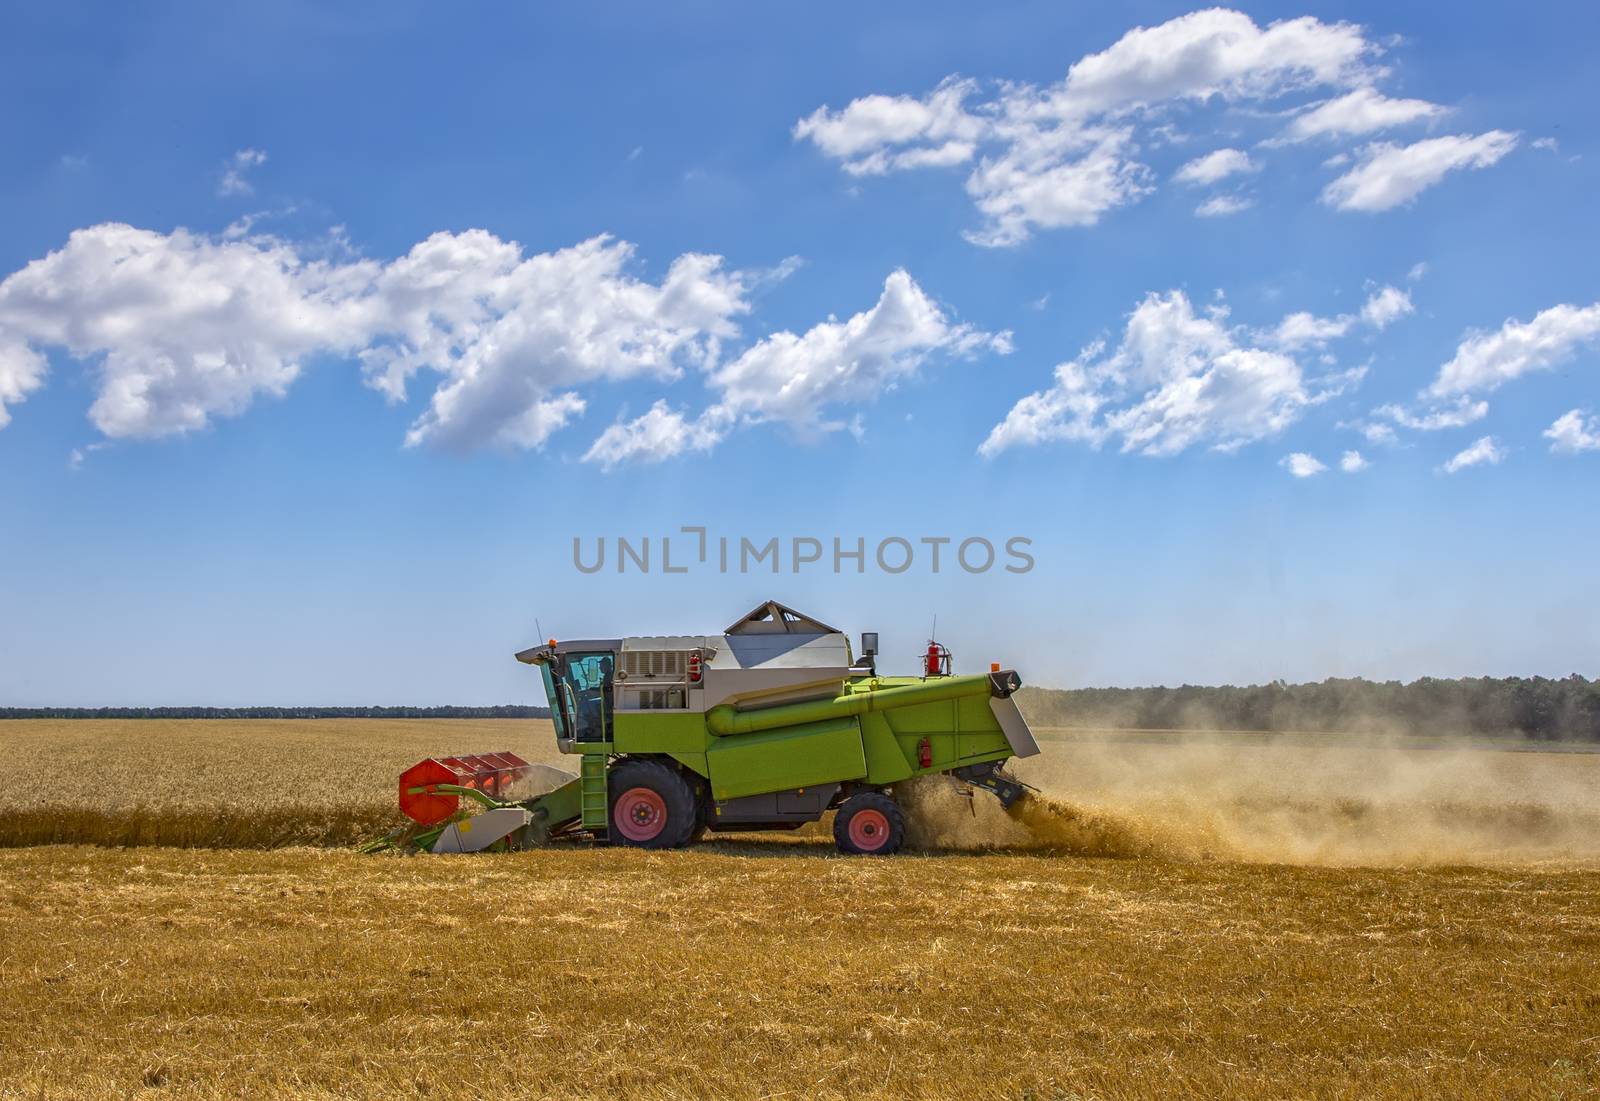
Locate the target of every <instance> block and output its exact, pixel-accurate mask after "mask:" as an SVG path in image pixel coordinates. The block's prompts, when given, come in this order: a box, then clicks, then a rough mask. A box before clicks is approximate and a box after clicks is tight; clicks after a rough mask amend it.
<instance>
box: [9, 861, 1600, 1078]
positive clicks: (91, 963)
mask: <svg viewBox="0 0 1600 1101" xmlns="http://www.w3.org/2000/svg"><path fill="white" fill-rule="evenodd" d="M0 883H3V884H4V886H3V888H0V939H3V944H4V948H3V949H0V951H3V956H4V961H5V964H4V966H5V975H6V982H5V983H4V984H3V985H0V1022H3V1023H4V1024H5V1035H6V1042H5V1043H4V1044H3V1045H0V1096H3V1097H7V1098H18V1099H21V1098H29V1099H32V1098H53V1099H60V1101H100V1099H102V1098H107V1097H128V1096H138V1097H144V1098H150V1099H152V1101H155V1099H158V1098H182V1099H200V1098H217V1097H238V1098H274V1099H276V1098H283V1097H295V1098H335V1097H340V1098H384V1099H391V1098H413V1097H415V1098H423V1097H426V1098H430V1099H454V1098H477V1097H552V1098H602V1097H604V1098H611V1097H639V1098H652V1099H655V1098H677V1097H708V1098H762V1097H791V1098H807V1099H822V1101H828V1099H835V1098H838V1099H843V1098H852V1099H859V1098H1009V1099H1011V1101H1021V1099H1023V1098H1036V1099H1043V1098H1062V1099H1065V1098H1104V1099H1108V1101H1109V1099H1119V1098H1158V1097H1159V1098H1172V1097H1195V1098H1199V1097H1206V1098H1215V1097H1237V1098H1281V1097H1296V1098H1351V1099H1354V1098H1363V1099H1367V1098H1378V1099H1387V1098H1437V1097H1491V1096H1492V1097H1497V1098H1499V1097H1505V1098H1511V1097H1529V1098H1533V1097H1538V1098H1559V1097H1571V1098H1577V1097H1580V1096H1589V1095H1592V1091H1593V1089H1594V1087H1595V1084H1596V1083H1597V1082H1600V1045H1597V1043H1596V1040H1595V1038H1596V1037H1597V1036H1600V971H1597V967H1596V963H1595V960H1596V957H1597V954H1600V875H1597V874H1595V873H1559V874H1551V873H1526V872H1517V873H1508V872H1501V871H1493V870H1461V869H1458V870H1439V871H1382V870H1355V869H1324V868H1284V867H1269V866H1264V865H1249V864H1219V863H1177V862H1171V861H1160V860H1144V859H1137V860H1127V859H1125V860H1111V859H1062V858H1058V857H1049V856H1042V855H1028V854H987V855H942V856H906V857H901V858H897V859H893V860H862V859H851V858H843V857H837V856H835V855H833V853H832V851H831V846H829V845H828V844H827V843H826V842H824V841H822V840H820V839H818V840H816V841H812V842H804V841H802V842H799V843H767V842H763V841H759V840H757V841H745V842H740V843H737V844H730V843H722V844H719V845H716V846H704V847H699V848H696V849H691V850H688V851H684V852H670V853H660V854H657V853H643V852H639V851H636V850H621V849H600V848H596V847H591V846H584V845H568V846H564V847H561V848H556V849H549V850H541V851H535V852H529V853H519V854H509V855H501V856H488V857H464V858H445V857H438V858H434V857H361V856H358V855H355V854H352V853H344V852H332V851H327V850H313V849H297V850H285V851H280V852H249V851H234V852H220V851H219V852H205V851H187V852H180V851H177V850H172V849H138V850H132V849H130V850H120V851H119V850H112V849H104V848H59V847H57V848H34V849H26V850H10V851H7V852H0ZM1586 1091H1588V1092H1586Z"/></svg>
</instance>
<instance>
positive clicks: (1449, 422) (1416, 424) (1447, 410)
mask: <svg viewBox="0 0 1600 1101" xmlns="http://www.w3.org/2000/svg"><path fill="white" fill-rule="evenodd" d="M1372 415H1373V416H1375V417H1386V418H1388V419H1389V420H1391V421H1393V422H1394V423H1395V424H1398V425H1399V426H1400V427H1401V428H1410V429H1413V430H1415V431H1418V432H1437V431H1439V430H1440V429H1443V428H1464V427H1466V426H1467V425H1469V424H1476V423H1477V422H1478V421H1481V420H1482V419H1483V418H1484V417H1487V416H1488V415H1489V403H1488V402H1486V401H1472V400H1471V399H1469V398H1461V399H1460V400H1458V401H1457V402H1455V403H1454V404H1453V405H1445V406H1433V407H1432V408H1430V409H1428V410H1427V411H1426V412H1422V413H1414V412H1412V411H1411V410H1409V409H1407V408H1406V407H1405V406H1403V405H1380V406H1378V408H1376V409H1374V410H1373V411H1372Z"/></svg>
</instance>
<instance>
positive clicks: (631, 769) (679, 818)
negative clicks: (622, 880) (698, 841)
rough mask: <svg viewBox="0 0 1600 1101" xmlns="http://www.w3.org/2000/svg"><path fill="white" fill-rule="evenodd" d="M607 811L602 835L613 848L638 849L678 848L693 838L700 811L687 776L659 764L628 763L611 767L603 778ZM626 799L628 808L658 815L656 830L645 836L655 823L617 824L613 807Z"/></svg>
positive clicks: (671, 767)
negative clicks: (605, 788) (630, 847)
mask: <svg viewBox="0 0 1600 1101" xmlns="http://www.w3.org/2000/svg"><path fill="white" fill-rule="evenodd" d="M606 786H607V788H608V789H609V803H608V807H609V811H610V813H609V814H608V815H607V819H606V820H607V824H608V826H609V829H607V831H606V835H607V837H608V838H609V840H610V841H611V843H612V844H613V845H631V846H633V847H634V848H640V849H680V848H682V847H683V846H685V845H687V844H688V843H689V842H691V841H693V840H694V839H695V835H696V834H698V833H699V832H700V824H701V821H702V811H701V809H700V798H699V795H698V793H697V792H696V790H695V787H694V785H693V784H692V783H690V781H689V779H688V777H686V776H684V774H683V773H682V771H680V770H679V769H677V768H676V767H674V766H672V765H669V764H666V763H664V762H662V761H650V760H630V761H623V762H621V763H620V764H618V765H615V766H613V767H612V769H611V771H610V773H609V774H608V776H607V784H606ZM639 789H643V790H645V791H648V792H653V793H654V795H655V799H651V798H649V797H648V796H643V797H641V796H639V795H637V794H635V793H636V792H638V790H639ZM624 796H629V800H628V802H629V808H625V809H624V813H628V810H629V809H632V810H634V811H636V812H638V811H642V812H643V814H644V815H645V816H646V817H648V815H649V814H651V813H655V814H659V815H661V818H660V819H659V823H660V828H659V830H658V831H657V832H655V833H649V835H648V836H646V834H647V833H648V831H649V830H650V828H651V827H652V826H653V825H654V824H655V823H654V822H651V821H642V822H641V821H628V822H619V821H618V818H617V804H618V802H620V801H621V800H622V799H623V797H624Z"/></svg>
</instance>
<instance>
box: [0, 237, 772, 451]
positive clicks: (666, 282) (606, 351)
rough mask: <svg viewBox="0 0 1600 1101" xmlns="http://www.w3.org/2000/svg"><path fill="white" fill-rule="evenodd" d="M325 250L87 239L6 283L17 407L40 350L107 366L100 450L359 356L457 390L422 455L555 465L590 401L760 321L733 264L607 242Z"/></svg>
mask: <svg viewBox="0 0 1600 1101" xmlns="http://www.w3.org/2000/svg"><path fill="white" fill-rule="evenodd" d="M315 251H316V250H315V249H301V248H299V247H297V246H295V245H293V244H290V243H288V242H285V241H281V240H277V239H273V238H269V237H243V238H235V239H223V238H220V237H210V236H206V235H201V234H194V233H190V232H188V231H186V230H181V229H180V230H176V231H174V232H173V233H170V234H162V233H155V232H152V231H149V230H141V229H135V228H133V227H131V226H126V225H115V224H106V225H99V226H94V227H91V228H88V229H82V230H78V231H76V232H75V233H73V234H72V236H71V237H70V238H69V239H68V241H67V244H66V245H65V246H64V247H62V248H61V249H60V250H58V251H56V252H53V253H51V254H49V255H48V256H46V257H44V258H43V259H41V260H36V261H34V262H33V263H31V264H29V265H28V266H27V267H25V268H23V269H22V270H21V271H18V272H16V273H14V274H12V275H11V276H9V277H7V278H6V279H5V280H4V281H3V282H0V403H4V402H7V401H10V402H13V403H14V402H15V401H17V400H20V398H21V396H23V395H25V394H26V393H27V391H28V390H30V389H32V388H34V387H36V386H37V385H38V384H39V380H40V379H41V378H42V376H43V360H42V358H41V357H39V356H38V354H37V351H36V348H38V347H45V346H58V347H63V348H65V349H67V351H68V352H70V353H71V354H72V355H73V356H75V357H77V358H79V359H95V360H98V365H97V370H96V375H97V382H98V391H97V395H96V397H95V400H94V403H93V406H92V407H91V410H90V419H91V420H92V421H93V422H94V424H95V425H96V426H97V427H98V428H99V429H100V430H101V432H103V433H104V434H105V435H107V436H110V437H151V436H162V435H168V434H173V433H182V432H188V431H193V430H195V429H199V428H202V427H204V426H205V425H206V424H208V423H209V421H210V420H211V418H213V417H218V416H232V415H236V414H238V413H240V412H242V411H243V410H245V409H246V408H248V407H249V405H250V403H251V402H252V401H253V400H254V399H255V398H256V397H257V396H258V395H261V394H267V395H281V394H283V393H284V392H285V391H286V390H287V389H288V387H289V386H290V384H291V383H292V382H293V381H294V380H295V379H296V378H297V377H298V376H299V374H300V372H301V370H302V368H303V365H304V364H305V363H306V362H308V361H309V360H311V359H313V358H315V357H317V356H338V357H358V358H359V359H360V360H361V362H362V365H363V369H364V373H365V375H366V378H367V381H368V383H369V384H370V385H372V386H373V387H375V388H376V389H378V390H380V391H382V392H383V393H385V394H386V395H388V396H389V397H390V398H392V399H394V400H400V399H403V398H404V397H405V394H406V388H407V384H408V382H409V381H410V379H411V378H413V377H414V376H415V375H416V374H417V373H418V372H420V371H428V372H432V373H435V374H438V375H440V376H442V381H441V382H440V383H439V385H438V386H437V388H436V389H435V390H434V392H433V395H432V398H431V401H430V404H429V407H428V409H427V410H426V411H425V412H424V413H423V414H422V415H421V416H420V417H419V418H418V419H417V420H416V421H415V423H414V424H413V425H412V428H411V430H410V432H409V433H408V434H407V437H406V439H407V442H408V443H419V442H423V441H428V442H434V443H440V444H445V445H449V446H458V447H470V446H477V445H482V444H497V445H502V446H510V447H537V446H539V445H540V444H541V443H543V442H544V440H545V438H546V437H547V436H548V435H549V434H550V433H551V432H553V431H554V430H555V429H557V428H559V427H560V426H561V425H563V424H565V423H566V422H567V421H568V420H569V419H570V418H571V417H573V416H575V415H577V414H578V413H580V412H581V411H582V409H583V400H582V398H581V397H580V396H579V395H578V394H577V393H576V392H575V389H576V388H577V387H580V386H582V385H584V384H586V383H592V382H596V381H600V380H608V379H630V378H635V377H638V376H649V377H652V378H658V379H671V378H674V377H677V376H678V375H679V374H680V373H681V369H682V366H694V367H702V366H705V365H707V364H709V363H711V362H713V361H715V360H717V359H718V356H719V349H720V344H721V341H722V340H724V339H726V338H728V337H731V336H734V335H736V334H737V331H738V330H737V328H736V326H735V324H734V320H733V319H734V318H735V317H737V316H738V315H740V314H742V313H744V312H746V311H747V310H748V308H749V307H748V303H747V301H746V294H745V278H744V276H742V275H741V274H739V273H730V272H726V271H724V270H722V267H721V261H720V260H719V259H718V258H717V257H714V256H704V255H698V254H686V255H684V256H681V257H679V258H678V259H677V260H676V261H675V262H674V263H673V264H672V265H671V267H670V268H669V270H668V272H667V274H666V276H665V277H664V278H663V279H662V280H661V282H660V283H659V284H656V283H650V282H648V281H645V280H641V279H638V278H635V277H633V276H631V275H629V274H627V273H626V272H625V270H624V268H625V267H626V265H627V263H628V261H629V258H630V256H631V246H629V245H627V244H624V243H621V242H616V241H612V240H610V239H609V238H605V237H597V238H594V239H592V240H589V241H585V242H583V243H582V244H579V245H576V246H573V247H572V248H568V249H562V250H560V251H558V252H552V253H540V254H534V255H524V254H523V252H522V250H521V248H520V247H519V246H517V245H516V244H515V243H513V242H507V241H502V240H500V239H499V238H497V237H495V236H494V235H493V234H491V233H488V232H486V231H483V230H468V231H466V232H464V233H459V234H450V233H439V234H435V235H434V236H432V237H430V238H428V240H426V241H423V242H421V243H420V244H418V245H417V246H416V247H415V248H413V249H412V250H411V251H410V252H409V253H407V254H406V255H405V256H402V257H400V258H398V259H396V260H393V261H391V262H389V263H387V264H383V263H378V262H375V261H370V260H343V261H335V260H326V259H314V258H312V257H311V255H308V254H314V252H315Z"/></svg>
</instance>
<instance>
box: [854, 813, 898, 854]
mask: <svg viewBox="0 0 1600 1101" xmlns="http://www.w3.org/2000/svg"><path fill="white" fill-rule="evenodd" d="M846 829H847V830H848V831H849V834H850V844H852V845H854V846H855V847H856V848H858V849H860V850H861V851H862V852H869V853H871V852H877V851H878V850H879V849H881V848H883V847H884V846H885V845H887V844H888V843H889V817H888V815H886V814H884V813H883V811H881V810H873V809H872V808H871V807H866V808H864V809H862V810H858V811H856V812H855V813H854V814H852V815H851V816H850V824H849V825H848V826H847V827H846Z"/></svg>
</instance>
